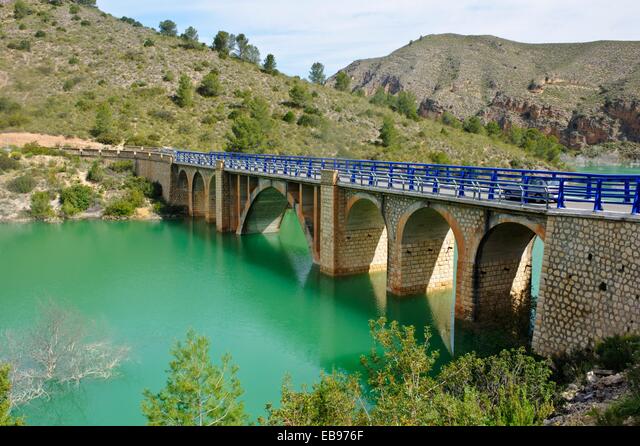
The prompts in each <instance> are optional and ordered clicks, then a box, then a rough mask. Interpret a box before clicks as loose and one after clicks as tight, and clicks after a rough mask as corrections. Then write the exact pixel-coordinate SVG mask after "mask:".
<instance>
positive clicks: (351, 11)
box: [98, 0, 640, 77]
mask: <svg viewBox="0 0 640 446" xmlns="http://www.w3.org/2000/svg"><path fill="white" fill-rule="evenodd" d="M98 6H99V7H100V9H102V10H103V11H106V12H108V13H110V14H113V15H114V16H117V17H121V16H127V17H133V18H135V19H136V20H138V21H140V22H142V23H143V24H144V25H146V26H149V27H153V28H157V26H158V23H159V22H160V21H161V20H164V19H171V20H173V21H174V22H176V23H177V24H178V29H179V31H182V30H184V29H185V28H186V27H188V26H194V27H195V28H196V29H197V30H198V32H199V35H200V40H201V41H203V42H206V43H207V44H211V42H212V41H213V37H214V36H215V34H216V33H217V32H218V31H219V30H225V31H228V32H230V33H233V34H239V33H244V34H245V35H246V36H247V37H248V38H249V40H250V43H252V44H254V45H256V46H257V47H258V48H259V49H260V53H261V55H262V58H263V59H264V57H265V56H266V55H267V54H268V53H272V54H274V55H275V57H276V61H277V63H278V69H279V70H280V71H282V72H284V73H286V74H289V75H298V76H300V77H307V76H308V73H309V68H310V66H311V64H313V63H314V62H316V61H318V62H322V63H323V64H324V65H325V67H326V68H325V72H326V73H327V75H330V74H334V73H335V72H337V71H338V70H340V69H341V68H344V67H345V66H347V65H348V64H350V63H351V62H353V61H354V60H357V59H366V58H370V57H380V56H385V55H387V54H389V53H391V52H393V51H394V50H395V49H397V48H400V47H402V46H404V45H406V44H407V43H408V42H409V41H410V40H416V39H418V38H419V37H420V36H421V35H428V34H440V33H458V34H467V35H481V34H491V35H495V36H498V37H502V38H506V39H511V40H516V41H519V42H527V43H550V42H587V41H593V40H640V26H638V18H640V2H638V1H637V0H604V1H603V0H536V1H531V0H436V1H433V0H387V1H383V0H226V1H222V0H98Z"/></svg>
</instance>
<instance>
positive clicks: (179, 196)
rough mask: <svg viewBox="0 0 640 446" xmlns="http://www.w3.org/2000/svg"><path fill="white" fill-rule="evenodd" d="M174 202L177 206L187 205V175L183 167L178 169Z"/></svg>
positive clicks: (186, 206)
mask: <svg viewBox="0 0 640 446" xmlns="http://www.w3.org/2000/svg"><path fill="white" fill-rule="evenodd" d="M174 202H175V204H176V205H177V206H183V207H185V208H188V207H189V176H188V175H187V172H186V171H185V170H184V169H180V170H179V171H178V177H177V180H176V189H175V193H174Z"/></svg>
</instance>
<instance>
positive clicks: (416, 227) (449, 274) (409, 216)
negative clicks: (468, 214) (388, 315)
mask: <svg viewBox="0 0 640 446" xmlns="http://www.w3.org/2000/svg"><path fill="white" fill-rule="evenodd" d="M456 245H457V246H458V251H459V258H458V262H460V260H461V259H462V258H464V247H465V244H464V237H463V235H462V231H461V229H460V226H459V225H458V222H457V220H456V219H455V218H454V217H453V215H451V213H449V212H448V211H447V209H446V208H444V207H441V206H434V205H430V204H428V203H415V204H414V205H412V206H410V207H409V208H408V209H407V210H406V211H405V212H404V213H403V214H402V215H401V217H400V219H399V221H398V230H397V232H396V237H395V240H394V246H393V249H391V250H390V253H391V255H392V261H390V262H389V268H390V271H389V276H388V279H387V280H388V289H389V291H390V292H391V293H393V294H395V295H400V296H406V295H412V294H420V293H424V292H438V291H444V290H447V289H453V285H454V274H455V271H456V265H455V262H454V258H455V248H456Z"/></svg>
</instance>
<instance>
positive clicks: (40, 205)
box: [29, 192, 53, 220]
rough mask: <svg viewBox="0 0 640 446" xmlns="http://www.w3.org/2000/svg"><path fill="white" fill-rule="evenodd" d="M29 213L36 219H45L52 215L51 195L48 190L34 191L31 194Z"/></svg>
mask: <svg viewBox="0 0 640 446" xmlns="http://www.w3.org/2000/svg"><path fill="white" fill-rule="evenodd" d="M29 214H30V215H31V217H33V218H35V219H36V220H46V219H47V218H51V217H53V208H52V207H51V196H50V194H49V192H34V193H33V195H31V208H30V210H29Z"/></svg>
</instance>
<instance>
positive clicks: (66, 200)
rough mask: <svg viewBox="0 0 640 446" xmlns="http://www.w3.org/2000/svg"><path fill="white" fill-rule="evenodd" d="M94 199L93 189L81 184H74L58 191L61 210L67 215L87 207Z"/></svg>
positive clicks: (77, 212)
mask: <svg viewBox="0 0 640 446" xmlns="http://www.w3.org/2000/svg"><path fill="white" fill-rule="evenodd" d="M95 199H96V196H95V193H94V191H93V189H92V188H91V187H89V186H84V185H82V184H76V185H74V186H71V187H68V188H66V189H63V190H62V191H61V192H60V204H62V212H63V213H64V214H65V215H66V216H69V217H71V216H73V215H76V214H79V213H80V212H84V211H86V210H87V209H89V207H91V205H92V204H93V203H94V202H95Z"/></svg>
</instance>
